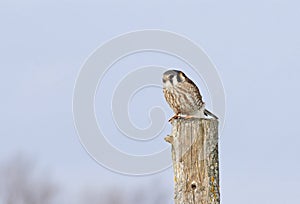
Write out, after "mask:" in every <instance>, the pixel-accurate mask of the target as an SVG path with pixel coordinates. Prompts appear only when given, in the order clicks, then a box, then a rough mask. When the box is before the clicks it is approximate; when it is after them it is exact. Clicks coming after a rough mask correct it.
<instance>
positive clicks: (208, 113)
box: [204, 109, 219, 119]
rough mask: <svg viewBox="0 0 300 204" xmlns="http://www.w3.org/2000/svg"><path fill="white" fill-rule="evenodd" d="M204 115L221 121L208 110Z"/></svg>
mask: <svg viewBox="0 0 300 204" xmlns="http://www.w3.org/2000/svg"><path fill="white" fill-rule="evenodd" d="M204 114H205V115H206V116H211V117H213V118H215V119H219V118H218V117H217V116H216V115H214V114H213V113H211V112H210V111H209V110H207V109H205V110H204Z"/></svg>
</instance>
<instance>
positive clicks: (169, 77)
mask: <svg viewBox="0 0 300 204" xmlns="http://www.w3.org/2000/svg"><path fill="white" fill-rule="evenodd" d="M186 79H187V77H186V76H185V74H184V73H183V72H182V71H179V70H168V71H166V72H165V73H164V74H163V78H162V81H163V86H164V87H165V88H167V87H171V86H175V85H177V84H178V83H181V82H184V81H185V80H186Z"/></svg>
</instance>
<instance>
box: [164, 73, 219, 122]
mask: <svg viewBox="0 0 300 204" xmlns="http://www.w3.org/2000/svg"><path fill="white" fill-rule="evenodd" d="M162 81H163V92H164V96H165V98H166V100H167V102H168V104H169V105H170V107H171V108H172V109H173V111H174V113H175V115H174V116H173V117H172V118H171V119H170V120H172V119H174V118H205V116H211V117H213V118H215V119H218V117H217V116H215V115H214V114H212V113H211V112H210V111H208V110H206V109H205V103H204V102H203V100H202V96H201V94H200V92H199V89H198V87H197V86H196V85H195V84H194V82H193V81H192V80H190V79H189V78H188V77H187V76H186V75H185V74H184V73H183V72H181V71H178V70H168V71H166V72H165V73H164V74H163V78H162ZM170 120H169V121H170Z"/></svg>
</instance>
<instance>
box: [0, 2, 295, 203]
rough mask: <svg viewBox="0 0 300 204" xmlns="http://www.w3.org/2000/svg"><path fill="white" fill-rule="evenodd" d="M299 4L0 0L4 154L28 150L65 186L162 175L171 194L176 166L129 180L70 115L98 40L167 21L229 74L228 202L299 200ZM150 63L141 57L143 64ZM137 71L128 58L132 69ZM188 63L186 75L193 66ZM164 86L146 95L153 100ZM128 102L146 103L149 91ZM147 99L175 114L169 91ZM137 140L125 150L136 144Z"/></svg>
mask: <svg viewBox="0 0 300 204" xmlns="http://www.w3.org/2000/svg"><path fill="white" fill-rule="evenodd" d="M299 8H300V3H299V2H298V1H292V0H286V1H282V0H280V1H279V0H273V1H271V0H269V1H267V0H260V1H258V0H253V1H237V0H236V1H234V0H227V1H215V0H207V1H189V2H184V1H179V0H173V1H163V2H161V1H158V0H152V1H149V2H145V1H121V0H118V1H116V0H114V1H107V2H103V1H91V0H88V1H79V0H75V1H71V0H64V1H56V0H54V1H37V0H28V1H17V0H14V1H9V0H5V1H3V0H1V1H0V25H1V28H0V29H1V32H0V56H1V61H0V67H1V75H0V83H1V86H0V93H1V95H2V97H1V106H0V122H1V124H2V125H1V128H0V135H1V139H2V142H1V143H0V151H1V154H0V161H1V160H4V159H6V158H8V157H10V156H11V155H13V154H15V153H16V152H23V153H25V154H28V155H29V156H30V157H34V158H36V160H37V161H39V163H42V165H44V166H46V167H49V169H51V170H52V171H53V173H54V176H55V177H56V179H57V180H60V182H61V183H64V184H65V185H67V186H70V188H76V186H78V185H81V184H82V183H85V182H90V183H92V182H97V183H98V184H97V185H99V186H102V187H103V186H105V185H107V183H108V181H110V180H113V181H115V182H118V183H121V185H124V186H125V184H126V182H128V183H130V184H131V185H133V186H137V185H138V184H140V183H144V182H149V181H150V180H153V179H157V180H162V181H166V182H167V185H169V190H171V189H172V188H173V186H172V185H173V184H172V181H173V178H172V169H169V170H167V171H165V172H163V173H160V174H157V175H154V176H147V177H130V176H124V175H118V174H115V173H112V172H110V171H108V170H106V169H104V168H102V167H101V166H99V165H98V164H96V163H95V162H94V160H92V159H91V158H90V157H89V156H88V155H87V153H86V152H85V150H84V149H83V147H82V146H81V144H80V142H79V140H78V137H77V135H76V132H75V128H74V125H73V118H72V94H73V86H74V83H75V79H76V76H77V74H78V72H79V70H80V67H81V65H82V64H83V62H84V60H85V59H86V58H87V57H88V56H89V54H90V53H91V52H92V51H93V50H94V49H95V48H96V47H98V46H99V45H101V44H102V43H104V42H105V41H107V40H109V39H110V38H112V37H114V36H116V35H120V34H122V33H124V32H129V31H132V30H140V29H149V28H153V29H163V30H169V31H173V32H177V33H179V34H182V35H185V36H187V37H188V38H190V39H192V40H193V41H195V42H196V43H198V44H199V45H201V47H202V48H203V49H204V50H205V51H206V53H207V54H208V55H209V57H210V58H211V59H212V60H213V62H214V64H215V65H216V67H217V69H218V71H219V74H220V77H221V79H222V81H223V84H224V88H225V91H226V102H227V104H226V108H227V109H226V112H227V115H226V123H225V128H224V131H223V132H222V134H221V135H220V157H221V188H222V191H221V193H222V201H223V204H229V203H230V204H235V203H236V204H237V203H243V204H253V203H255V204H258V203H262V204H268V203H270V204H283V203H287V204H290V203H299V202H300V199H299V198H298V197H297V193H298V188H299V183H300V175H299V172H300V159H299V156H300V150H299V146H300V138H299V136H300V130H299V125H298V122H299V119H298V117H299V114H300V109H299V104H300V97H299V91H300V90H299V89H300V81H299V79H298V78H299V75H300V70H299V68H300V62H299V56H300V40H299V36H300V28H299V20H300V10H299ZM154 59H157V61H155V64H156V63H157V64H159V63H158V62H163V63H164V64H167V62H168V61H166V60H165V61H164V60H163V56H160V57H158V58H154ZM135 60H138V58H135ZM145 62H146V64H144V63H145ZM150 62H151V58H147V56H144V57H142V59H141V61H138V63H137V64H138V65H147V64H149V63H150ZM169 62H170V64H172V66H173V65H174V61H172V60H170V61H169ZM131 63H132V61H131ZM134 65H136V64H134ZM178 66H183V64H182V63H180V62H178ZM132 67H134V66H133V64H130V60H129V61H128V63H127V69H128V70H130V69H131V68H132ZM117 68H118V67H117V66H116V67H115V69H117ZM134 68H136V67H134ZM182 69H183V70H186V72H190V73H191V70H189V68H188V67H186V68H185V67H182ZM108 77H113V76H112V75H108ZM106 80H107V81H108V82H109V79H106ZM195 80H196V81H197V80H199V79H197V78H195ZM197 83H198V84H201V82H200V81H197ZM107 86H114V84H109V83H108V84H107ZM159 91H160V90H150V92H149V93H151V94H153V95H154V96H158V95H157V94H158V93H159ZM157 100H159V101H157ZM133 102H134V103H138V104H143V97H142V93H140V94H139V95H137V98H136V101H133ZM144 102H145V101H144ZM151 102H153V104H156V103H159V104H161V105H163V106H164V107H165V108H166V109H167V111H169V110H168V106H167V105H166V104H165V102H164V101H163V98H162V97H153V100H151ZM146 105H149V104H146ZM169 113H171V112H169ZM143 117H144V115H143V114H140V115H134V116H133V119H134V120H137V121H139V122H140V123H139V124H140V125H141V126H142V127H145V126H147V123H146V122H147V121H146V120H145V121H143V119H141V120H140V119H139V118H143ZM143 122H144V123H143ZM109 127H110V126H109ZM110 128H112V129H113V128H114V127H110ZM167 128H169V127H167ZM112 131H114V130H112ZM160 138H163V135H162V136H161V137H160ZM159 143H160V141H158V142H157V144H159ZM159 145H161V147H164V146H165V145H167V144H165V143H163V142H161V143H160V144H159ZM135 146H136V145H131V146H130V149H132V151H135V152H138V151H139V149H138V147H137V148H136V149H135ZM159 147H160V146H159ZM155 148H157V146H156V147H155ZM150 150H151V146H150V147H148V150H147V151H150ZM74 186H75V187H74ZM172 196H173V195H172V194H171V193H170V199H171V198H172Z"/></svg>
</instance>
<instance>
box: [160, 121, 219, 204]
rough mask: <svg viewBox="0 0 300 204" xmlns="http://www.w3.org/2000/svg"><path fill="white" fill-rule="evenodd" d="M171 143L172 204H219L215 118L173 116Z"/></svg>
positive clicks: (216, 127)
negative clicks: (172, 170)
mask: <svg viewBox="0 0 300 204" xmlns="http://www.w3.org/2000/svg"><path fill="white" fill-rule="evenodd" d="M171 123H172V126H173V127H172V134H171V135H169V136H167V137H166V138H165V140H166V141H167V142H169V143H171V144H172V159H173V169H174V176H175V178H174V181H175V197H174V199H175V204H220V187H219V156H218V121H217V120H215V119H196V118H195V119H174V120H172V122H171Z"/></svg>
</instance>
